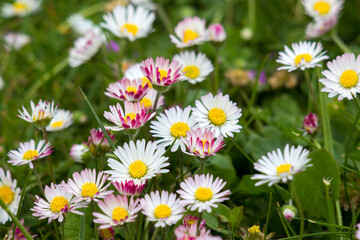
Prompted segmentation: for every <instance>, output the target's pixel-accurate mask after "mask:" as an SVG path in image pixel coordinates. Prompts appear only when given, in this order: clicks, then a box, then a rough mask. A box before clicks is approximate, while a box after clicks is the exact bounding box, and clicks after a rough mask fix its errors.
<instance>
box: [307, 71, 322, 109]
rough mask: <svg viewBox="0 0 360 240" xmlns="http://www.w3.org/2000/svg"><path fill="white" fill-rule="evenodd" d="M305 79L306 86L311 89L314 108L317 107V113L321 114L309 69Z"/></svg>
mask: <svg viewBox="0 0 360 240" xmlns="http://www.w3.org/2000/svg"><path fill="white" fill-rule="evenodd" d="M305 79H306V84H307V86H308V88H309V91H310V96H311V98H312V100H313V102H314V107H315V111H316V113H319V106H318V103H317V100H316V96H315V92H314V89H313V87H312V85H311V79H310V73H309V69H308V68H307V69H305Z"/></svg>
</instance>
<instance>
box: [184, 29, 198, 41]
mask: <svg viewBox="0 0 360 240" xmlns="http://www.w3.org/2000/svg"><path fill="white" fill-rule="evenodd" d="M197 37H199V34H198V33H197V32H194V31H193V30H191V29H188V30H186V31H185V32H184V42H186V43H187V42H188V41H192V40H194V39H196V38H197Z"/></svg>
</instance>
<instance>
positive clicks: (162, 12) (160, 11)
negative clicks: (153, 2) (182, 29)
mask: <svg viewBox="0 0 360 240" xmlns="http://www.w3.org/2000/svg"><path fill="white" fill-rule="evenodd" d="M156 10H157V12H158V14H159V17H160V19H161V21H162V22H163V24H164V25H165V27H166V30H167V31H168V33H169V34H172V33H173V27H172V25H171V20H170V18H169V16H168V15H167V13H166V11H165V9H164V7H163V6H162V4H161V3H158V4H157V7H156Z"/></svg>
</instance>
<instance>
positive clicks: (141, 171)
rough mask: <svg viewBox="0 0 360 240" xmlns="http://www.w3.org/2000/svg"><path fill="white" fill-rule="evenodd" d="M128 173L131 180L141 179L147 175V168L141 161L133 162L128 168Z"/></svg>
mask: <svg viewBox="0 0 360 240" xmlns="http://www.w3.org/2000/svg"><path fill="white" fill-rule="evenodd" d="M129 173H130V175H131V176H132V177H133V178H141V177H143V176H144V175H145V174H146V173H147V166H146V165H145V163H143V162H142V161H141V160H135V161H133V162H132V163H131V164H130V166H129Z"/></svg>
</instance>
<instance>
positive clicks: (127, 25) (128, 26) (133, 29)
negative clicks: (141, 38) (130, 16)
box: [120, 23, 139, 36]
mask: <svg viewBox="0 0 360 240" xmlns="http://www.w3.org/2000/svg"><path fill="white" fill-rule="evenodd" d="M125 29H126V31H127V32H128V33H132V35H133V36H135V35H136V33H137V32H138V30H139V29H138V27H137V26H136V25H135V24H130V23H125V24H124V25H122V27H121V30H120V31H121V32H122V33H123V32H124V30H125Z"/></svg>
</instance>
